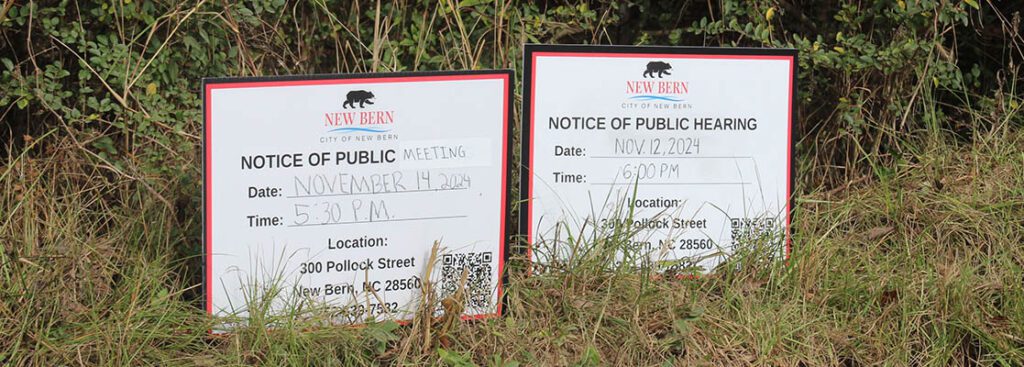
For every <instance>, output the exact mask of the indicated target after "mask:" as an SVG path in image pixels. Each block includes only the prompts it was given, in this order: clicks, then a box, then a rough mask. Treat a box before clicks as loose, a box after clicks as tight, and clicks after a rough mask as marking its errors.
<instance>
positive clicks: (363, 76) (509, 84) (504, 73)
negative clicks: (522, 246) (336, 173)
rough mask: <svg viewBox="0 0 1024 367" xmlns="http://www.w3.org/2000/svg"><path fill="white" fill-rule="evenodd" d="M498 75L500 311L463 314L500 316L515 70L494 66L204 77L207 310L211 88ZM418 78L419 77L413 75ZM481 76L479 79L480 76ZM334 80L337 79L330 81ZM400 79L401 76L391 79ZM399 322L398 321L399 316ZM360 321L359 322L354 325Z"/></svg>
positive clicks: (509, 227)
mask: <svg viewBox="0 0 1024 367" xmlns="http://www.w3.org/2000/svg"><path fill="white" fill-rule="evenodd" d="M491 75H493V76H498V77H499V78H504V81H505V91H504V93H505V100H504V112H503V113H504V114H505V118H504V124H505V129H504V131H503V132H502V133H503V134H504V135H505V140H504V141H503V144H504V145H505V149H504V151H502V152H501V154H503V155H504V159H503V161H502V166H503V170H502V176H503V180H502V185H503V186H504V188H503V190H501V193H502V195H503V200H502V208H501V209H502V210H501V218H502V219H501V228H502V230H501V232H502V233H501V234H500V235H501V238H500V242H499V246H501V250H500V251H499V252H500V256H501V257H500V258H499V274H498V275H499V277H500V279H499V284H498V285H497V287H498V292H499V294H498V302H499V303H498V305H497V307H498V310H497V312H496V313H494V314H486V315H477V316H465V315H463V316H462V318H463V319H464V320H468V319H482V318H490V317H500V316H502V315H504V314H505V313H506V312H507V308H508V307H507V302H506V296H505V293H506V292H504V288H505V287H506V285H507V283H508V277H507V273H508V271H507V268H508V260H509V254H510V251H511V246H510V244H511V239H512V238H513V236H515V235H516V231H515V229H514V228H513V224H514V220H513V219H514V218H512V216H511V215H509V212H510V210H511V208H512V205H513V204H514V200H515V198H514V197H513V182H512V173H513V171H512V170H513V169H514V167H512V165H511V164H510V162H511V160H512V157H513V152H514V150H513V149H514V147H513V143H514V136H515V135H514V130H513V129H514V121H513V120H512V116H513V108H514V105H513V102H514V99H513V98H514V96H513V93H514V83H515V72H514V71H513V70H511V69H496V70H465V71H416V72H395V73H355V74H315V75H287V76H270V77H216V78H203V80H202V90H201V91H200V93H201V94H202V100H203V143H202V149H203V194H202V195H203V225H202V227H203V237H202V238H203V253H202V261H203V284H202V287H203V288H202V293H203V299H202V307H203V309H204V310H205V311H206V313H207V314H209V315H213V309H212V307H213V305H212V299H211V298H212V287H213V279H211V277H212V273H211V272H212V269H211V266H210V264H211V261H212V250H213V249H212V244H210V238H209V236H210V234H211V233H212V232H211V231H212V228H211V223H210V221H211V216H210V195H211V185H210V181H209V174H210V170H211V167H210V159H211V153H210V149H211V145H212V142H211V141H210V125H211V121H210V119H211V116H210V108H211V104H210V103H211V101H210V97H211V95H210V92H211V90H212V89H215V88H218V87H221V88H224V87H231V88H245V87H246V86H244V85H246V84H251V86H249V87H273V86H301V85H324V84H348V83H359V82H363V83H374V82H381V80H387V79H413V80H410V81H408V82H416V81H436V80H445V78H444V77H464V76H491ZM417 79H418V80H417ZM481 79H482V78H481ZM447 80H464V79H460V78H451V79H447ZM332 81H333V82H338V83H332ZM394 82H402V81H394ZM400 322H402V321H400ZM353 325H358V324H353Z"/></svg>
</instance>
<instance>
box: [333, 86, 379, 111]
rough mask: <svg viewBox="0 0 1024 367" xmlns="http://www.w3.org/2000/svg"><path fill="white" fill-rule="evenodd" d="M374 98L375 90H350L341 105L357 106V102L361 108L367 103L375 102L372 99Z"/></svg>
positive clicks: (344, 106) (347, 106)
mask: <svg viewBox="0 0 1024 367" xmlns="http://www.w3.org/2000/svg"><path fill="white" fill-rule="evenodd" d="M372 98H374V96H373V92H370V91H366V90H354V91H351V92H348V94H346V95H345V103H342V104H341V107H342V108H349V107H352V108H356V103H358V104H359V108H364V107H366V106H365V105H366V104H373V101H371V100H370V99H372Z"/></svg>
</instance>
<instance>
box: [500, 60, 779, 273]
mask: <svg viewBox="0 0 1024 367" xmlns="http://www.w3.org/2000/svg"><path fill="white" fill-rule="evenodd" d="M538 57H583V58H602V57H603V58H664V59H711V60H785V61H789V85H788V94H787V98H788V100H787V101H788V103H787V113H786V120H787V121H788V122H789V124H788V125H787V127H786V141H787V146H786V149H787V158H786V234H785V240H784V242H785V243H786V260H787V262H788V260H789V256H790V253H792V238H791V235H790V234H791V232H792V229H791V223H792V216H793V208H792V204H793V187H792V185H793V98H794V97H793V84H794V83H795V80H796V78H795V68H796V56H795V55H744V54H684V53H668V52H665V53H617V52H586V51H578V52H561V51H533V52H532V53H530V75H529V76H528V77H529V78H530V79H529V80H530V90H529V93H530V106H529V109H530V111H529V112H528V114H527V116H528V118H529V120H528V121H526V122H524V125H526V124H527V123H528V124H530V126H529V130H530V139H529V141H530V158H529V162H527V168H528V171H527V172H529V179H528V184H527V186H528V187H527V195H528V196H527V197H526V206H527V210H526V221H527V222H526V242H527V246H526V259H527V261H529V262H530V263H531V264H532V262H533V253H532V251H533V241H534V238H533V224H534V222H533V198H534V196H533V187H534V186H535V185H534V176H533V158H534V156H536V154H534V151H533V149H534V147H535V145H534V134H535V131H536V130H537V129H535V128H534V127H535V126H533V123H534V121H535V119H534V110H535V102H536V100H537V58H538ZM520 190H522V188H520Z"/></svg>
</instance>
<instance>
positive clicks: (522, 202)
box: [519, 44, 799, 263]
mask: <svg viewBox="0 0 1024 367" xmlns="http://www.w3.org/2000/svg"><path fill="white" fill-rule="evenodd" d="M537 53H564V54H574V55H588V54H589V55H595V56H598V55H609V54H624V55H650V56H651V57H657V56H658V55H709V56H723V55H724V56H737V57H742V56H760V57H764V56H768V57H789V58H791V65H792V67H791V69H790V70H791V72H790V79H791V80H790V83H791V84H790V86H791V87H790V96H789V101H790V105H789V127H788V135H789V136H788V140H789V144H788V145H789V146H788V150H789V154H788V157H787V160H788V161H787V166H788V167H789V172H787V174H788V176H789V182H788V187H787V189H788V190H787V191H788V192H787V193H786V194H787V197H788V199H787V209H786V225H785V239H784V242H785V246H786V247H785V257H786V260H787V261H788V260H789V258H790V255H791V254H792V252H793V249H792V232H793V230H792V218H793V214H794V208H795V195H794V194H793V192H794V190H795V176H796V174H795V173H796V167H795V166H794V164H793V163H794V162H793V151H794V150H795V148H796V142H795V141H794V140H793V125H794V121H795V120H796V113H797V110H796V99H797V89H798V88H797V75H799V62H798V61H799V60H798V59H797V57H798V51H797V50H796V49H789V48H723V47H681V46H680V47H677V46H610V45H542V44H525V45H523V84H522V86H523V87H522V88H523V89H522V94H523V103H522V107H521V108H522V111H521V116H522V117H521V118H520V120H521V121H522V127H521V129H520V141H521V143H522V145H521V146H520V160H521V161H520V164H519V167H520V173H519V179H520V181H519V196H520V197H519V234H520V236H521V237H522V238H525V241H526V252H527V254H526V258H527V259H526V261H527V262H531V263H532V261H533V259H532V256H531V255H530V251H531V249H532V247H533V238H532V233H530V226H531V225H532V223H531V219H532V212H531V210H532V205H531V202H532V198H531V193H532V192H533V190H532V189H533V188H532V181H533V180H531V173H530V171H531V170H532V169H533V161H532V157H533V151H532V148H533V147H532V146H531V145H532V142H533V139H532V137H533V135H532V134H533V131H534V121H533V108H532V101H533V84H534V83H533V78H534V77H535V76H534V69H533V58H534V56H535V55H536V54H537Z"/></svg>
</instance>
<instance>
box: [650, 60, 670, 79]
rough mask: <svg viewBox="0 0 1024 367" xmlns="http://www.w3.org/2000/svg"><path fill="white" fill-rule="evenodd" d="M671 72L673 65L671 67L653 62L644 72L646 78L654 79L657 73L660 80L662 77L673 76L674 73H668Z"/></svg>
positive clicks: (664, 63)
mask: <svg viewBox="0 0 1024 367" xmlns="http://www.w3.org/2000/svg"><path fill="white" fill-rule="evenodd" d="M669 70H672V65H669V64H668V63H667V62H663V61H651V62H649V63H647V71H644V78H648V77H650V78H653V77H654V74H655V73H657V74H658V77H659V78H661V77H662V75H672V73H669V72H668V71H669Z"/></svg>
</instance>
